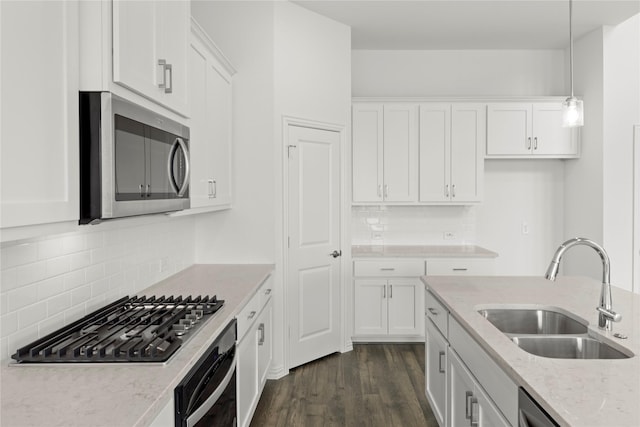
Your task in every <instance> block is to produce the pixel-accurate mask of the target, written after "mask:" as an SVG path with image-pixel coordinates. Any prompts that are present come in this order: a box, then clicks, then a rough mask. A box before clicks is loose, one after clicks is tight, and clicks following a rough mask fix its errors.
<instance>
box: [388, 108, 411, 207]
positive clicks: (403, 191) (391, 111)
mask: <svg viewBox="0 0 640 427" xmlns="http://www.w3.org/2000/svg"><path fill="white" fill-rule="evenodd" d="M383 150H384V154H383V158H384V165H383V176H384V180H383V186H382V193H383V196H384V200H385V201H387V202H415V201H417V200H418V106H417V105H415V104H385V106H384V143H383Z"/></svg>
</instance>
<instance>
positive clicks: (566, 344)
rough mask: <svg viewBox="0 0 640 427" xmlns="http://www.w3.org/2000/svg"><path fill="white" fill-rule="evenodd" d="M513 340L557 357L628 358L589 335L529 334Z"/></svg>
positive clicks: (526, 347) (534, 350)
mask: <svg viewBox="0 0 640 427" xmlns="http://www.w3.org/2000/svg"><path fill="white" fill-rule="evenodd" d="M511 340H512V341H513V342H514V343H516V344H517V345H518V346H519V347H520V348H521V349H523V350H524V351H526V352H528V353H531V354H535V355H536V356H542V357H550V358H555V359H627V358H629V357H631V356H628V355H626V354H624V353H622V352H621V351H618V350H616V349H615V348H613V347H611V346H610V345H608V344H605V343H603V342H600V341H598V340H595V339H593V338H589V337H563V336H528V337H512V338H511Z"/></svg>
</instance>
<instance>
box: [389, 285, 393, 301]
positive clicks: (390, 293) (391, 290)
mask: <svg viewBox="0 0 640 427" xmlns="http://www.w3.org/2000/svg"><path fill="white" fill-rule="evenodd" d="M389 298H393V285H389Z"/></svg>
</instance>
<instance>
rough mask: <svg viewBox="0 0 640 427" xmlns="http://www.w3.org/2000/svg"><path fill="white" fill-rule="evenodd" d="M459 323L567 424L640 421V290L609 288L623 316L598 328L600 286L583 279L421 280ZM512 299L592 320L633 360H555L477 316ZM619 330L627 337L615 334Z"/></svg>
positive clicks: (604, 426)
mask: <svg viewBox="0 0 640 427" xmlns="http://www.w3.org/2000/svg"><path fill="white" fill-rule="evenodd" d="M422 280H423V282H424V283H425V284H426V287H427V289H429V290H431V291H432V292H433V293H434V294H435V295H436V297H437V298H438V300H440V301H441V302H442V303H443V304H444V305H445V306H446V307H447V308H448V309H449V311H450V313H451V315H452V316H453V317H454V318H455V319H456V320H457V321H458V323H460V325H461V326H462V327H463V328H464V329H465V330H466V331H467V332H468V333H469V334H470V335H471V336H472V337H473V338H474V339H475V340H476V341H477V342H478V344H479V345H480V346H481V347H482V348H483V349H484V350H485V351H486V352H487V353H488V354H489V355H490V356H491V358H492V359H493V360H494V361H495V362H496V363H497V364H498V365H499V366H500V367H501V368H502V370H503V371H504V372H505V373H506V374H507V375H508V376H509V377H511V379H512V380H513V381H514V382H515V383H516V384H518V385H519V386H522V387H524V388H525V389H526V390H527V391H528V392H529V393H530V394H531V395H532V396H533V397H534V399H536V400H537V401H538V403H539V404H540V405H541V406H542V407H543V408H544V409H545V410H546V411H547V412H548V413H549V414H550V415H551V416H552V417H553V418H554V419H555V420H556V421H557V422H558V423H560V424H561V425H563V426H576V427H578V426H580V427H586V426H598V427H612V426H616V427H622V426H629V427H631V426H634V427H637V426H640V405H639V403H640V295H638V294H633V293H631V292H629V291H625V290H622V289H619V288H616V287H612V299H613V309H614V310H615V311H616V312H618V313H620V314H622V316H623V318H622V321H621V322H619V323H614V324H613V331H603V330H600V329H598V327H597V324H598V314H597V312H596V309H595V307H596V306H597V305H598V301H599V295H600V283H599V282H597V281H594V280H592V279H588V278H581V277H558V279H557V280H556V282H551V281H548V280H545V279H544V278H542V277H470V276H466V277H463V276H459V277H451V276H447V277H445V276H429V277H422ZM505 304H506V305H509V304H519V305H531V304H534V305H542V306H547V307H557V308H561V309H564V310H566V311H569V312H571V313H574V314H575V315H577V316H579V317H581V318H582V319H584V320H586V321H588V323H589V334H593V335H595V336H597V337H599V338H600V339H601V340H604V341H605V342H607V343H609V344H611V345H613V346H614V347H617V348H621V349H625V352H626V353H629V352H633V354H634V356H633V357H631V358H628V359H616V360H597V359H577V360H576V359H551V358H545V357H538V356H535V355H533V354H530V353H527V352H525V351H523V350H521V349H520V348H519V347H518V346H517V345H516V344H514V343H513V342H512V341H511V340H510V339H509V338H508V337H507V336H506V335H504V334H503V333H502V332H500V331H499V330H498V329H497V328H495V327H494V326H493V325H492V324H491V323H489V321H487V320H486V319H485V318H484V317H482V316H481V315H480V314H478V312H477V311H478V309H481V308H489V307H491V306H496V305H497V306H499V305H505ZM616 332H617V333H621V334H624V335H626V336H627V337H628V338H627V339H624V340H621V339H618V338H615V337H614V336H613V334H614V333H616Z"/></svg>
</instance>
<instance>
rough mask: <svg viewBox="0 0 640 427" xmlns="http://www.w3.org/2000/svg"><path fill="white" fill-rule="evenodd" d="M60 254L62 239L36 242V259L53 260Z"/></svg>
mask: <svg viewBox="0 0 640 427" xmlns="http://www.w3.org/2000/svg"><path fill="white" fill-rule="evenodd" d="M62 254H63V252H62V239H48V240H42V241H41V242H38V259H49V258H54V257H58V256H61V255H62Z"/></svg>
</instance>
